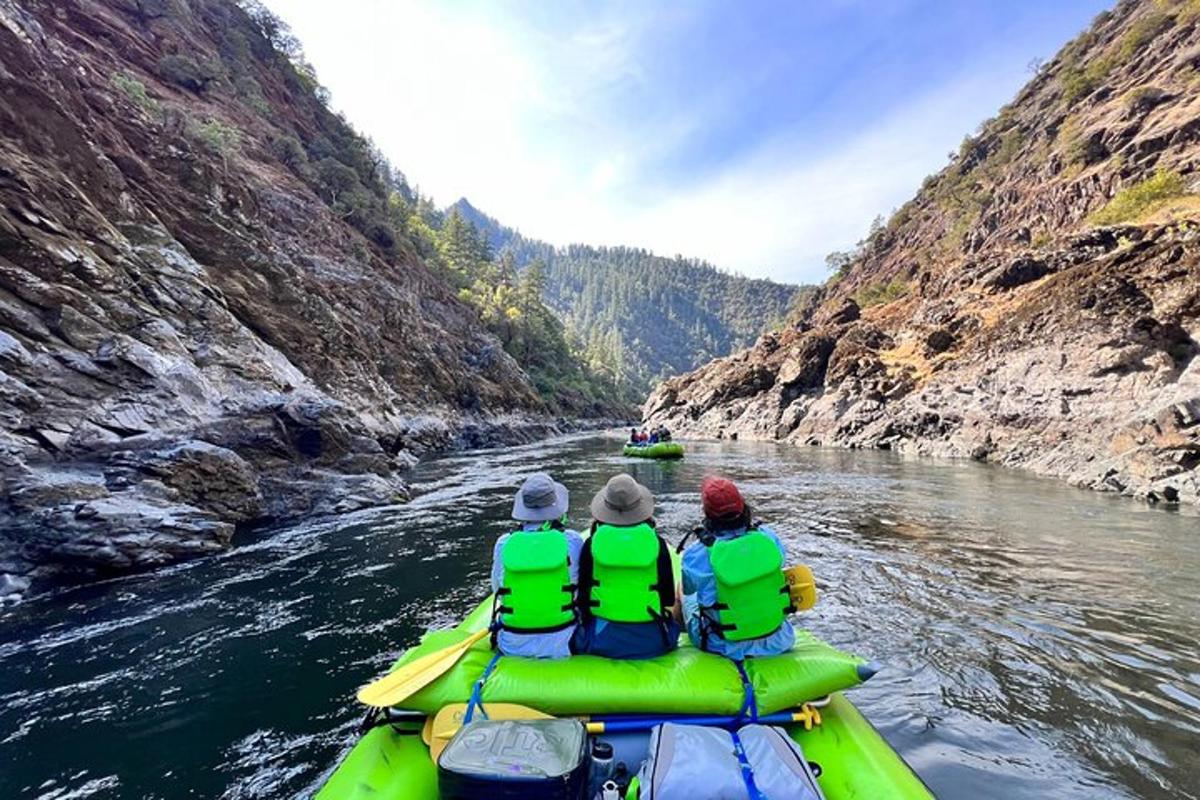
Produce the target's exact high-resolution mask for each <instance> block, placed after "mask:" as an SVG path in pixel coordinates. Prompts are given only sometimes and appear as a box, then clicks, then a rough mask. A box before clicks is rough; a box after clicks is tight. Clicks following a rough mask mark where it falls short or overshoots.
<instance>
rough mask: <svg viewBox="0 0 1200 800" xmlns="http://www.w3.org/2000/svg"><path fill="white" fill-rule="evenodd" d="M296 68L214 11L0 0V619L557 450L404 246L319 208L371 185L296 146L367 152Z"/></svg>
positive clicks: (513, 371) (491, 348)
mask: <svg viewBox="0 0 1200 800" xmlns="http://www.w3.org/2000/svg"><path fill="white" fill-rule="evenodd" d="M281 58H282V57H281V56H280V54H279V53H278V52H277V51H276V50H275V48H274V47H272V46H271V44H270V42H268V41H266V39H265V38H264V36H263V33H262V30H261V26H257V25H255V24H252V22H251V19H250V17H248V16H247V14H246V12H244V11H243V10H241V9H240V8H238V7H237V6H235V5H234V4H233V3H232V2H227V1H226V0H187V1H186V2H185V1H184V0H174V1H173V2H163V3H149V2H143V0H138V1H137V2H134V0H122V1H121V2H101V1H100V0H66V1H64V2H60V1H59V0H54V2H50V0H0V96H2V97H3V98H4V100H3V102H2V103H0V131H2V132H3V135H2V137H0V477H2V479H3V482H4V492H3V497H2V498H0V595H8V594H12V593H18V592H19V591H21V590H23V589H24V588H27V587H28V585H29V584H30V581H31V579H33V580H36V579H38V578H39V577H40V576H45V575H48V574H51V573H56V572H58V573H61V572H63V571H69V572H78V573H81V574H95V573H96V572H103V571H108V570H119V569H127V568H134V567H140V566H147V565H153V564H159V563H163V562H166V561H169V560H172V559H175V558H178V557H181V556H186V555H191V554H195V553H204V552H210V551H213V550H216V549H220V548H222V547H224V546H225V545H227V544H228V543H229V541H230V539H231V537H232V535H233V533H234V530H235V526H237V525H239V524H246V523H253V522H256V521H263V520H270V519H280V518H286V517H294V516H297V515H300V514H304V513H311V512H314V511H341V510H347V509H352V508H356V507H361V506H366V505H374V504H384V503H392V502H397V501H400V500H403V499H404V498H406V496H407V488H406V486H405V484H404V481H403V479H402V478H401V477H400V471H401V470H402V469H403V468H405V467H407V466H409V465H411V463H412V462H413V459H414V454H415V453H419V452H422V451H423V450H427V449H429V448H431V447H441V446H446V445H449V444H453V443H454V442H455V441H456V440H458V439H459V437H463V439H462V440H463V441H464V442H469V443H470V444H472V445H479V444H484V443H487V442H488V441H489V440H491V441H494V440H495V439H497V438H501V437H508V438H511V437H514V436H515V437H517V438H529V437H530V436H531V435H536V434H538V433H545V432H547V431H548V430H552V429H554V427H555V426H556V424H557V423H556V422H555V421H554V420H550V419H547V418H545V414H544V406H543V404H542V402H541V401H540V400H539V398H538V397H537V395H536V393H535V392H534V390H533V388H532V386H531V385H530V383H529V381H528V379H527V378H526V376H525V375H524V373H522V372H521V370H520V369H519V368H518V367H517V365H516V363H515V362H514V361H513V360H512V359H511V358H509V356H508V355H507V354H505V352H504V351H503V349H502V348H501V347H500V345H499V343H498V342H497V341H496V340H495V339H494V338H493V337H491V336H490V335H488V334H487V333H486V332H485V331H484V330H483V329H482V327H481V325H480V324H479V322H478V320H477V317H476V316H475V314H474V313H473V312H472V311H471V310H470V309H468V308H467V307H466V306H464V305H463V304H461V303H460V302H459V301H458V300H457V298H456V297H455V295H454V292H453V291H452V290H451V289H450V288H449V287H448V286H447V285H446V284H445V283H444V282H443V281H442V280H440V279H438V278H437V277H436V276H434V275H433V274H431V273H430V271H429V270H428V269H427V268H426V266H425V264H424V263H423V262H422V260H421V259H420V257H419V256H418V255H417V254H416V253H415V252H412V249H411V247H410V246H408V245H407V244H406V243H403V242H396V241H392V240H390V239H389V238H388V237H389V234H388V232H387V231H384V230H381V229H375V228H372V227H371V226H370V224H369V220H368V221H366V222H361V221H359V222H356V221H355V219H354V218H353V216H352V215H353V214H354V213H357V211H356V206H354V205H353V204H351V205H347V206H346V208H347V209H348V210H343V207H342V206H340V205H338V204H337V203H333V202H331V197H330V196H326V197H322V196H319V195H318V194H317V193H316V192H315V191H314V189H313V188H311V185H312V183H313V181H312V180H311V177H312V175H314V174H316V173H318V172H319V171H320V170H322V169H325V170H327V171H329V173H330V174H331V175H332V176H333V178H331V179H330V180H331V181H333V180H334V179H338V180H345V182H346V183H347V184H351V183H357V182H358V181H357V179H354V178H353V175H354V174H355V173H354V171H353V170H351V171H350V172H349V175H350V176H351V178H349V179H345V178H343V177H339V176H344V175H345V174H346V173H345V170H349V169H350V167H347V166H346V165H344V164H341V165H340V168H341V170H342V171H341V172H339V171H338V170H339V163H340V162H337V159H336V158H334V157H333V155H330V156H328V157H327V159H326V161H323V162H320V163H317V164H308V163H304V164H300V163H299V161H298V159H302V158H307V157H306V156H304V151H303V150H300V151H297V150H296V148H299V147H301V146H302V145H303V147H307V148H308V149H309V150H310V151H311V152H313V153H316V154H320V153H321V152H326V151H327V152H329V153H331V154H334V155H336V154H338V153H340V152H343V151H352V152H354V153H357V154H360V155H361V154H364V153H367V151H366V149H364V148H363V147H358V149H354V148H355V147H356V146H358V145H361V142H360V141H358V140H355V139H354V138H353V134H352V132H351V131H350V130H349V128H348V127H347V126H346V125H345V123H344V122H343V121H341V120H340V118H338V117H337V116H336V115H334V114H332V113H331V112H329V111H328V110H327V109H326V108H324V106H323V105H322V104H321V103H320V101H319V97H318V96H317V93H315V92H314V91H312V87H311V86H308V85H306V84H305V82H304V76H303V75H301V74H300V73H297V72H296V70H295V69H293V68H292V67H291V66H290V65H288V64H287V63H286V60H281ZM231 60H232V61H231ZM231 64H232V65H233V66H231ZM339 148H340V149H339ZM367 154H368V155H369V153H367ZM329 159H333V162H330V161H329ZM335 162H336V163H335ZM366 168H369V165H367V167H366ZM306 176H307V178H309V179H302V178H306ZM329 185H336V182H335V183H332V184H329ZM356 191H357V190H356ZM332 192H333V189H331V190H330V193H331V196H332ZM360 205H361V204H360ZM351 223H354V224H353V226H352V224H351ZM360 231H366V235H364V233H362V232H360Z"/></svg>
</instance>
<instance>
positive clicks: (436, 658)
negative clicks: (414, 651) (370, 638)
mask: <svg viewBox="0 0 1200 800" xmlns="http://www.w3.org/2000/svg"><path fill="white" fill-rule="evenodd" d="M487 635H488V632H487V629H486V628H485V629H484V630H481V631H477V632H476V633H473V634H471V635H470V636H468V637H467V638H466V639H463V640H462V641H461V642H458V643H457V644H453V645H450V646H449V647H447V648H445V649H443V650H438V651H436V652H433V653H429V654H427V655H423V656H421V657H420V658H418V659H417V660H416V661H411V662H409V663H408V664H405V665H404V666H402V667H398V668H396V669H394V670H392V671H391V672H389V673H388V674H387V675H384V676H383V677H382V678H380V679H379V680H377V681H375V682H373V683H368V684H367V685H366V686H364V687H362V688H361V689H359V690H358V700H359V702H360V703H364V704H366V705H368V706H375V707H376V708H386V707H387V706H394V705H396V704H397V703H400V702H403V701H404V700H407V699H408V698H409V697H412V696H413V695H414V694H416V693H417V692H419V691H421V690H422V689H424V688H425V687H426V686H428V685H429V684H431V683H433V682H434V681H435V680H437V679H438V678H440V677H441V676H442V675H445V674H446V673H447V672H449V671H450V668H451V667H453V666H454V665H455V664H456V663H458V660H459V659H460V658H462V656H463V653H465V652H467V650H469V649H470V648H471V645H473V644H475V643H476V642H478V641H479V640H480V639H482V638H483V637H485V636H487Z"/></svg>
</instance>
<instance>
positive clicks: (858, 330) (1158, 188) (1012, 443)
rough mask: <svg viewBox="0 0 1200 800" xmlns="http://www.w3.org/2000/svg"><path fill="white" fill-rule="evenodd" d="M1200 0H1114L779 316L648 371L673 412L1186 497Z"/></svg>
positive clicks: (1197, 480)
mask: <svg viewBox="0 0 1200 800" xmlns="http://www.w3.org/2000/svg"><path fill="white" fill-rule="evenodd" d="M1198 170H1200V4H1197V3H1195V2H1151V1H1150V0H1146V1H1145V2H1123V3H1121V4H1120V5H1118V6H1117V7H1116V8H1115V9H1114V10H1113V11H1112V12H1106V13H1104V14H1102V15H1101V16H1100V17H1098V18H1097V19H1096V21H1095V23H1094V24H1093V26H1092V27H1091V29H1090V30H1088V31H1087V32H1085V33H1084V34H1083V35H1081V36H1080V37H1079V38H1077V39H1076V40H1075V41H1073V42H1071V43H1070V44H1068V45H1067V46H1066V47H1065V48H1064V49H1063V50H1062V51H1061V52H1060V53H1059V54H1058V56H1057V57H1056V58H1055V59H1054V60H1053V61H1052V62H1050V63H1048V64H1046V65H1044V66H1043V67H1042V68H1041V69H1040V70H1039V71H1038V74H1037V75H1036V76H1035V77H1034V79H1033V80H1032V81H1031V82H1030V83H1029V84H1028V85H1027V86H1026V87H1025V88H1024V89H1023V90H1022V91H1021V92H1020V93H1019V94H1018V96H1017V97H1016V99H1015V100H1014V101H1013V102H1012V103H1011V104H1010V105H1008V106H1006V107H1005V108H1004V109H1002V110H1001V112H1000V114H999V115H998V116H997V117H996V118H995V119H992V120H989V121H987V122H985V123H984V124H983V125H982V126H981V127H980V130H979V132H978V134H977V135H975V136H971V137H968V138H967V139H966V140H965V141H964V142H963V146H962V148H961V149H960V150H959V152H958V153H957V154H956V155H955V156H954V157H953V158H952V159H951V163H950V164H949V165H948V166H947V167H946V168H945V169H944V170H942V171H941V172H940V173H938V174H937V175H934V176H931V177H930V178H929V179H927V180H926V182H925V184H924V185H923V186H922V187H921V190H920V192H919V193H918V194H917V195H916V197H915V198H914V199H913V200H912V201H911V202H909V203H908V204H906V205H905V206H903V207H902V208H901V209H899V211H897V212H896V213H895V215H894V216H893V217H892V219H891V220H890V221H889V222H888V223H887V224H886V225H881V226H878V227H877V228H876V229H875V230H873V232H872V235H871V236H870V237H869V238H868V239H867V240H866V241H864V242H863V243H862V244H861V246H860V247H859V249H858V250H857V251H856V252H855V253H852V254H847V255H846V256H845V257H844V258H841V259H837V258H835V259H833V264H834V265H835V266H837V267H839V273H838V274H837V275H835V276H834V277H833V278H832V279H831V280H830V282H829V283H828V284H826V286H825V287H824V289H823V290H822V292H821V294H820V296H819V297H818V298H816V300H815V302H813V303H812V305H811V306H810V307H809V308H808V309H807V310H806V312H805V313H804V314H803V316H802V318H801V319H800V320H799V321H798V322H797V323H796V324H795V325H794V326H790V327H788V328H786V329H784V330H780V331H777V332H774V333H771V334H768V335H766V336H764V337H762V338H761V339H760V340H759V341H758V342H757V344H755V346H754V347H753V348H751V349H749V350H746V351H743V352H741V353H738V354H735V355H733V356H730V357H728V358H725V359H720V360H718V361H715V362H712V363H710V364H708V365H707V366H705V367H703V368H701V369H699V370H697V371H695V372H693V373H691V374H688V375H683V376H680V377H677V378H674V379H672V380H668V381H666V382H664V383H663V384H661V385H660V386H659V387H658V388H657V389H656V390H655V392H654V393H653V394H652V396H651V397H650V399H649V400H648V401H647V403H646V405H645V409H644V412H645V416H646V417H647V419H649V420H651V421H655V422H665V423H668V424H670V425H672V426H674V427H675V428H677V429H678V430H679V431H680V432H681V433H684V434H690V435H701V436H717V437H721V436H740V437H753V438H758V439H779V440H786V441H790V442H795V443H798V444H823V445H841V446H849V447H879V448H894V449H897V450H903V451H907V452H915V453H923V454H934V455H944V456H966V457H971V458H976V459H980V460H987V461H994V462H997V463H1001V464H1005V465H1009V466H1015V467H1024V468H1029V469H1032V470H1035V471H1037V472H1040V473H1043V474H1047V475H1052V476H1058V477H1062V478H1066V479H1068V480H1070V481H1072V482H1073V483H1075V484H1078V485H1081V486H1087V487H1092V488H1096V489H1101V490H1106V491H1116V492H1121V493H1124V494H1131V495H1136V496H1141V497H1146V498H1149V499H1151V500H1157V501H1166V502H1176V501H1186V502H1200V474H1198V472H1197V469H1196V467H1197V464H1198V463H1200V361H1198V360H1197V359H1196V354H1197V351H1198V349H1200V348H1198V346H1197V341H1196V340H1197V336H1200V225H1198V224H1197V222H1196V220H1197V219H1200V196H1197V192H1198V191H1200V172H1198Z"/></svg>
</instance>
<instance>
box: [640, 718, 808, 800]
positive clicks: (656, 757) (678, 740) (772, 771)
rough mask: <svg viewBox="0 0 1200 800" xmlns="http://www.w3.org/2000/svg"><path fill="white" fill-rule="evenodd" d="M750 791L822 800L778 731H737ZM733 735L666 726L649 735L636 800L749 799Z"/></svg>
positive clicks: (800, 758)
mask: <svg viewBox="0 0 1200 800" xmlns="http://www.w3.org/2000/svg"><path fill="white" fill-rule="evenodd" d="M738 737H739V738H740V739H741V743H742V749H743V751H744V753H745V755H746V761H747V762H748V763H749V765H750V769H751V772H752V774H753V781H754V785H755V788H757V790H758V792H759V795H760V797H761V798H765V799H766V800H824V795H823V794H821V788H820V787H819V786H818V785H817V779H816V777H815V776H814V775H813V772H812V770H811V769H810V768H809V766H808V761H806V760H805V758H804V752H803V751H802V750H801V749H800V745H798V744H796V743H795V742H793V741H792V739H791V737H789V736H788V735H787V732H786V731H784V730H783V729H782V728H776V727H771V726H767V725H745V726H743V727H742V728H741V729H740V730H739V731H738ZM750 797H751V796H750V790H749V788H748V786H747V783H746V778H745V777H744V776H743V774H742V765H741V763H740V762H739V760H738V756H737V749H736V747H735V746H734V738H733V735H732V734H731V733H730V732H729V731H727V730H725V729H723V728H709V727H704V726H700V725H675V724H672V723H666V724H663V725H659V726H658V727H656V728H655V729H654V730H653V731H652V732H651V734H650V751H649V754H648V758H647V760H646V763H645V764H643V765H642V769H641V771H640V772H639V773H638V800H698V798H705V800H750Z"/></svg>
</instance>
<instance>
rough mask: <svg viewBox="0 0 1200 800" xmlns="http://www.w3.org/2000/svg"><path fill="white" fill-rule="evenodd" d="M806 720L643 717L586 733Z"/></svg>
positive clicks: (796, 716) (797, 715)
mask: <svg viewBox="0 0 1200 800" xmlns="http://www.w3.org/2000/svg"><path fill="white" fill-rule="evenodd" d="M806 719H808V715H807V712H804V711H799V712H794V713H793V712H781V713H778V714H765V715H763V716H761V717H758V718H757V719H755V720H750V719H747V718H746V717H656V718H655V717H643V718H636V719H619V720H606V721H603V722H588V723H587V730H588V733H623V732H626V731H644V730H649V729H650V728H653V727H654V726H655V725H661V724H662V723H664V722H671V723H674V724H676V725H710V726H713V727H724V726H728V725H738V724H740V723H749V722H758V723H762V724H763V725H782V724H787V723H789V722H803V721H805V720H806Z"/></svg>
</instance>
